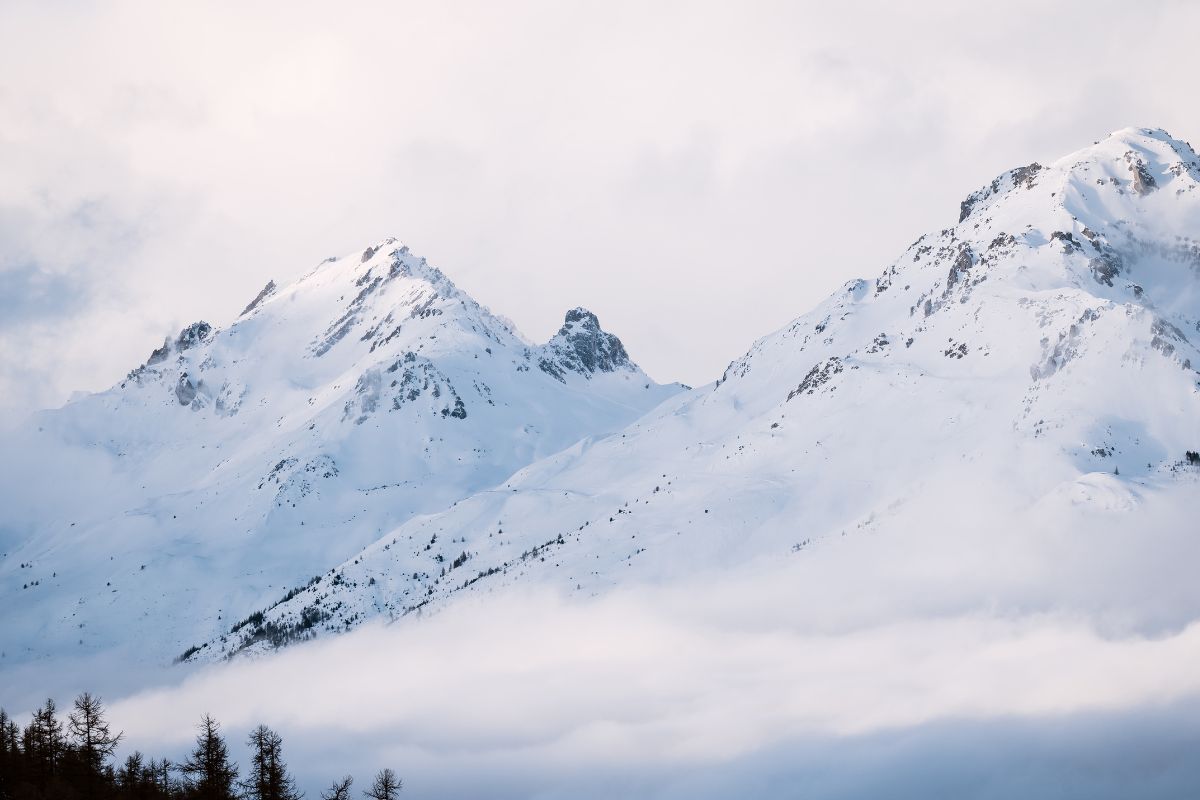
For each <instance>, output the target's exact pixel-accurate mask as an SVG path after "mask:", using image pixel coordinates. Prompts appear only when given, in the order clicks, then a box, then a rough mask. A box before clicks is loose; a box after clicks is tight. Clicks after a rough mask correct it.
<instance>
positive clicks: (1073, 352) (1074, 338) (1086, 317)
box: [1029, 308, 1101, 381]
mask: <svg viewBox="0 0 1200 800" xmlns="http://www.w3.org/2000/svg"><path fill="white" fill-rule="evenodd" d="M1100 311H1101V309H1099V308H1088V309H1085V310H1084V312H1083V313H1082V314H1081V315H1080V316H1079V319H1078V320H1077V321H1076V322H1074V323H1072V324H1071V326H1070V327H1069V328H1067V330H1065V331H1063V332H1062V333H1060V334H1059V335H1058V341H1057V342H1055V343H1054V346H1053V347H1050V346H1049V341H1048V340H1046V339H1043V340H1042V344H1043V347H1044V348H1045V354H1044V355H1043V357H1042V363H1040V364H1035V365H1034V366H1032V367H1030V368H1029V374H1030V377H1032V378H1033V379H1034V380H1035V381H1036V380H1041V379H1043V378H1049V377H1050V376H1051V375H1053V374H1054V373H1056V372H1058V371H1059V370H1060V369H1062V368H1063V367H1065V366H1066V365H1067V364H1069V363H1070V362H1071V360H1072V359H1074V358H1075V357H1076V356H1077V355H1079V350H1080V347H1081V345H1082V343H1081V340H1080V337H1081V334H1082V333H1083V330H1084V328H1085V327H1086V326H1087V325H1088V324H1090V323H1092V322H1095V321H1096V320H1098V319H1099V318H1100Z"/></svg>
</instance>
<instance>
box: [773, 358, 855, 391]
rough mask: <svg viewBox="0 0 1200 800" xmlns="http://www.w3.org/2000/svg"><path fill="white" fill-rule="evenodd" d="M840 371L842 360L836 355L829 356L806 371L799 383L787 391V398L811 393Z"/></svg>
mask: <svg viewBox="0 0 1200 800" xmlns="http://www.w3.org/2000/svg"><path fill="white" fill-rule="evenodd" d="M841 371H842V360H841V359H840V358H838V357H837V356H831V357H830V358H828V359H826V360H825V361H823V362H822V363H820V364H817V365H816V366H815V367H813V368H812V369H810V370H809V371H808V374H807V375H805V376H804V379H803V380H802V381H800V385H799V386H797V387H796V388H795V389H792V390H791V391H790V392H788V396H787V399H788V400H791V399H792V398H793V397H798V396H799V395H802V394H812V393H813V392H815V391H816V390H817V389H819V388H821V387H822V386H824V385H825V384H827V383H829V381H830V380H831V379H832V378H833V376H834V375H837V374H838V373H839V372H841Z"/></svg>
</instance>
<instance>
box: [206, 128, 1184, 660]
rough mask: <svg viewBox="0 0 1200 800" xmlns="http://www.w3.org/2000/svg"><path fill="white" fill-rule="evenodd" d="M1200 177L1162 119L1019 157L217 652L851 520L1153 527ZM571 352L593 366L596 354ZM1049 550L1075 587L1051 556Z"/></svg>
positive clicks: (868, 524)
mask: <svg viewBox="0 0 1200 800" xmlns="http://www.w3.org/2000/svg"><path fill="white" fill-rule="evenodd" d="M1198 186H1200V159H1198V158H1197V156H1196V154H1195V152H1194V151H1193V150H1192V149H1191V147H1190V146H1188V145H1187V144H1185V143H1183V142H1181V141H1178V140H1176V139H1173V138H1172V137H1170V136H1169V135H1168V134H1166V133H1165V132H1163V131H1161V130H1148V129H1125V130H1121V131H1118V132H1116V133H1114V134H1112V135H1111V136H1109V137H1108V138H1106V139H1104V140H1103V141H1100V142H1098V143H1096V144H1095V145H1093V146H1091V147H1087V148H1085V149H1083V150H1080V151H1079V152H1076V153H1073V154H1071V155H1069V156H1066V157H1065V158H1062V159H1060V160H1058V161H1055V162H1054V163H1052V164H1049V165H1047V166H1043V165H1040V164H1031V165H1029V166H1026V167H1021V168H1018V169H1014V170H1010V171H1009V172H1006V173H1004V174H1003V175H1001V176H999V177H998V178H996V179H995V180H994V181H992V182H991V183H990V184H988V185H986V186H984V187H983V188H981V189H980V190H978V191H976V192H974V193H972V194H971V195H969V196H968V197H967V198H966V199H965V200H964V201H963V203H962V206H961V209H960V214H959V217H958V219H957V222H956V223H955V224H953V225H951V226H950V227H947V228H946V229H944V230H942V231H939V232H936V233H930V234H926V235H924V236H922V237H920V238H919V239H918V240H917V241H915V242H914V243H913V244H912V245H911V246H909V248H908V249H907V250H905V251H904V253H903V254H902V255H901V256H900V258H899V259H898V260H897V261H896V262H895V263H894V264H893V265H891V266H889V267H888V268H887V269H886V270H884V271H883V273H882V274H881V275H880V276H879V277H878V278H877V279H875V280H874V281H867V280H857V281H853V282H851V283H849V284H847V285H846V286H845V287H843V289H842V290H841V291H839V292H837V293H836V294H835V295H834V296H832V297H830V298H829V299H828V300H826V301H825V302H824V303H822V304H821V305H820V306H818V307H817V308H816V309H814V310H812V311H810V312H809V313H807V314H805V315H803V316H801V317H799V318H797V319H796V320H795V321H794V322H793V323H791V324H790V325H788V326H787V327H785V328H784V329H782V330H780V331H777V332H775V333H773V334H771V335H769V336H766V337H765V338H763V339H761V340H759V341H758V342H756V343H755V344H754V345H753V346H752V347H751V348H750V350H749V352H747V353H746V354H745V355H744V356H743V357H742V358H740V359H738V360H736V361H735V362H734V363H732V364H730V365H729V367H728V369H727V370H726V371H725V373H724V374H723V375H722V376H721V378H720V379H719V380H717V381H716V382H715V383H713V384H711V385H708V386H704V387H701V388H698V389H695V390H692V391H690V392H687V393H684V394H681V395H679V396H677V397H675V398H673V399H671V400H669V401H668V402H666V403H664V404H663V405H661V406H659V407H658V408H657V409H656V410H654V411H653V412H651V413H649V414H648V415H647V416H645V417H643V418H641V419H640V420H638V421H636V422H634V423H632V424H631V425H630V426H629V427H627V428H626V429H624V430H622V431H620V432H616V433H611V434H608V435H597V436H591V437H588V438H586V439H584V440H583V441H581V442H579V443H578V444H575V445H573V446H572V447H570V448H569V449H567V450H565V451H564V452H561V453H558V454H556V455H553V456H550V457H549V458H547V459H544V460H542V461H539V462H537V463H534V464H531V465H530V466H528V467H526V468H525V469H523V470H522V471H521V472H519V473H518V474H516V475H515V476H514V477H512V478H511V480H509V481H507V482H505V483H504V484H503V485H498V486H495V487H493V488H490V489H488V490H485V491H482V492H479V493H477V494H475V495H474V496H472V497H470V498H468V499H465V500H463V501H460V502H458V503H457V504H455V505H454V506H453V507H451V508H449V509H447V510H444V511H441V512H440V513H436V514H430V515H425V516H420V517H414V518H412V519H411V520H409V521H408V522H406V523H405V524H403V525H400V526H398V527H396V528H394V529H391V530H388V531H386V532H385V533H384V534H383V535H382V536H380V537H379V538H378V539H377V540H376V541H375V542H374V543H373V544H371V545H369V546H368V547H366V548H365V549H364V550H362V551H361V552H360V553H358V554H356V555H354V556H353V557H351V558H349V559H347V560H346V561H344V562H342V563H341V564H340V565H338V566H336V567H334V568H333V569H330V570H328V571H326V572H325V573H324V574H323V575H322V576H321V577H320V579H319V580H317V581H316V582H314V583H313V584H312V585H310V586H307V587H305V588H299V587H298V590H297V591H294V592H290V593H288V594H287V595H286V596H281V598H280V600H278V601H276V602H275V603H273V604H271V605H269V606H262V607H257V608H249V607H246V608H243V609H240V610H239V613H238V615H237V618H236V619H229V620H227V624H228V625H229V627H228V629H227V630H225V631H224V632H223V633H222V635H220V636H217V637H214V638H212V639H210V640H209V641H207V642H206V643H204V645H203V648H202V649H201V650H200V651H198V652H195V653H193V654H192V657H193V658H197V659H212V658H218V657H222V656H227V655H230V654H234V653H237V652H243V651H250V652H254V651H256V650H261V649H263V648H266V647H269V646H271V644H272V643H275V642H281V641H287V640H288V639H289V638H290V637H292V636H294V635H295V633H296V632H297V631H305V632H306V634H305V635H311V634H318V633H321V632H335V631H343V630H346V629H348V628H350V627H353V626H355V625H357V624H358V623H360V622H362V621H364V620H367V619H371V618H377V617H380V616H385V617H399V616H403V615H407V614H411V613H413V612H418V611H423V610H428V609H433V608H436V607H438V606H440V605H442V604H444V603H445V602H447V601H448V600H451V599H453V598H455V597H459V596H467V595H475V594H479V593H484V592H489V591H497V590H499V589H501V588H502V587H505V586H509V585H512V584H515V583H527V582H530V581H537V582H544V583H549V584H552V585H554V586H556V587H558V588H559V589H561V590H562V591H564V592H566V593H569V594H571V593H574V594H581V595H591V594H594V593H596V592H600V591H603V590H605V589H607V588H610V587H613V586H616V585H619V584H622V583H624V582H630V581H635V580H644V581H645V580H648V581H663V580H669V579H671V578H672V577H674V576H677V575H681V574H689V575H693V576H694V575H695V574H697V573H699V574H703V573H705V572H713V573H714V574H715V573H720V572H721V571H723V570H728V569H731V568H733V567H735V566H737V565H746V564H751V563H758V562H764V563H772V564H784V565H786V564H788V563H791V562H789V561H788V560H789V559H792V560H794V563H797V564H800V563H805V564H812V563H819V560H820V559H821V558H823V557H825V555H828V554H829V553H830V552H832V551H834V550H835V549H836V548H837V546H838V542H839V540H842V539H843V538H844V537H846V536H848V535H849V536H859V535H868V534H875V535H882V532H886V531H899V530H904V529H917V528H921V527H925V528H929V527H937V528H939V529H944V530H945V531H946V532H947V535H951V534H952V533H953V530H954V529H955V528H965V529H971V528H972V527H976V526H988V525H992V526H995V527H996V533H997V535H1000V536H1004V535H1007V533H1009V532H1015V531H1017V530H1019V529H1021V528H1022V527H1023V526H1035V527H1036V526H1039V525H1040V526H1044V527H1052V528H1053V529H1054V530H1055V531H1058V532H1066V533H1068V534H1072V535H1078V536H1079V537H1086V534H1087V531H1088V530H1089V528H1090V527H1091V526H1093V525H1094V524H1096V523H1097V521H1098V520H1103V519H1107V518H1109V517H1111V516H1112V515H1120V514H1130V515H1131V516H1129V517H1128V518H1127V519H1126V522H1125V525H1126V526H1127V527H1129V528H1130V529H1137V527H1138V526H1139V525H1140V524H1142V523H1141V522H1139V521H1138V520H1140V519H1142V518H1141V517H1139V516H1137V515H1138V514H1139V513H1143V512H1144V511H1145V509H1147V508H1158V507H1162V508H1172V509H1179V508H1184V509H1187V508H1191V509H1195V508H1197V507H1200V480H1198V478H1200V467H1198V466H1196V465H1195V464H1194V463H1193V462H1200V456H1194V455H1189V452H1190V453H1194V452H1195V451H1198V450H1200V372H1198V371H1197V367H1200V350H1198V349H1197V342H1200V238H1197V237H1198V236H1200V191H1198ZM865 224H866V223H864V225H865ZM569 321H570V320H569ZM565 330H567V331H568V333H569V332H570V327H569V326H568V328H567V329H565ZM553 349H554V350H555V351H556V352H559V353H560V354H561V353H562V351H561V350H560V349H559V348H553ZM589 352H594V349H593V350H592V351H589ZM613 358H614V359H615V360H619V356H618V355H617V354H614V356H613ZM555 363H557V364H561V365H564V368H565V365H574V366H575V368H576V369H578V368H581V367H587V366H588V364H587V363H586V362H584V361H581V360H579V359H575V360H572V359H571V358H570V351H569V349H568V350H567V352H566V353H565V354H561V355H560V356H559V357H558V359H557V360H556V362H555ZM597 363H600V364H605V363H608V362H607V361H603V360H601V361H599V362H597ZM550 371H551V373H554V370H553V369H551V370H550ZM1191 516H1193V517H1194V514H1192V515H1191ZM1172 519H1175V518H1172ZM1176 521H1177V522H1178V523H1179V524H1183V525H1185V526H1186V525H1187V524H1188V522H1187V520H1186V519H1176ZM1135 546H1136V545H1135V544H1134V543H1132V542H1131V543H1130V544H1129V547H1130V548H1133V547H1135ZM1129 552H1130V553H1133V552H1134V550H1132V549H1131V550H1130V551H1129ZM912 557H913V558H915V559H921V558H928V559H931V560H932V561H931V564H932V563H935V562H936V557H937V554H933V553H925V554H921V553H914V554H912ZM1022 557H1023V558H1024V557H1027V558H1030V559H1031V560H1030V565H1031V566H1030V567H1029V568H1028V569H1027V570H1025V572H1027V573H1028V574H1030V575H1037V574H1041V575H1042V577H1043V578H1045V580H1044V581H1043V582H1042V585H1040V586H1039V587H1038V591H1039V592H1051V591H1054V589H1053V586H1054V584H1055V581H1054V580H1053V579H1052V578H1049V577H1047V575H1048V573H1043V572H1042V570H1049V569H1051V568H1052V567H1051V566H1048V565H1044V564H1042V563H1041V562H1040V559H1041V558H1044V557H1045V554H1042V555H1041V556H1039V555H1038V554H1037V553H1036V552H1033V553H1027V554H1024V555H1023V556H1022ZM814 560H815V561H814ZM1035 564H1036V566H1034V565H1035ZM1053 568H1063V567H1062V565H1057V566H1056V567H1053ZM945 569H947V570H949V569H950V568H949V567H946V568H945ZM956 569H957V568H956ZM950 571H953V570H950ZM930 574H931V576H932V575H934V574H937V569H936V568H935V567H933V566H931V567H930ZM963 574H966V573H965V572H964V573H963ZM983 574H984V575H985V576H986V571H984V572H983ZM1164 580H1165V577H1164ZM1103 588H1104V592H1105V595H1104V596H1105V597H1109V598H1112V602H1119V601H1120V600H1121V598H1122V592H1121V590H1120V587H1119V586H1113V587H1103ZM1175 590H1180V587H1178V586H1176V587H1173V589H1172V591H1175ZM981 591H983V590H982V589H981ZM1064 591H1065V590H1064ZM845 599H846V598H843V601H844V600H845ZM1176 599H1178V595H1176ZM1097 602H1107V601H1097ZM251 612H254V613H253V614H251Z"/></svg>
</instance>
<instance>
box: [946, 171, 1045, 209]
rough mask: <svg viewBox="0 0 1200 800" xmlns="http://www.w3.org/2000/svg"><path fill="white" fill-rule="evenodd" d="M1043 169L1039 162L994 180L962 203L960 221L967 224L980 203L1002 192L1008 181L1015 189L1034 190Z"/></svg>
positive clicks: (968, 196)
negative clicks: (967, 220) (968, 218)
mask: <svg viewBox="0 0 1200 800" xmlns="http://www.w3.org/2000/svg"><path fill="white" fill-rule="evenodd" d="M1042 169H1043V167H1042V165H1041V164H1038V163H1037V162H1034V163H1033V164H1030V165H1028V166H1025V167H1017V168H1016V169H1010V170H1009V171H1008V172H1006V173H1004V174H1003V175H1001V176H999V177H998V178H996V179H995V180H993V181H992V182H991V183H990V184H989V185H987V186H985V187H983V188H982V189H980V190H978V191H976V192H972V193H971V194H969V195H967V199H965V200H963V201H962V203H960V204H959V207H958V221H959V222H960V223H961V222H965V221H966V219H967V217H969V216H971V214H972V213H974V211H975V209H976V208H977V207H978V206H979V204H980V203H982V202H983V201H984V200H987V199H988V198H989V197H991V196H993V195H995V194H997V193H999V192H1000V191H1001V187H1002V186H1003V185H1004V183H1005V182H1006V181H1007V182H1010V183H1011V184H1012V188H1014V189H1017V188H1024V189H1030V188H1032V187H1033V186H1034V185H1035V183H1036V180H1035V179H1036V178H1037V176H1038V173H1040V172H1041V171H1042Z"/></svg>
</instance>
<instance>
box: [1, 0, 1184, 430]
mask: <svg viewBox="0 0 1200 800" xmlns="http://www.w3.org/2000/svg"><path fill="white" fill-rule="evenodd" d="M1198 24H1200V5H1195V4H1186V3H1168V2H1162V3H1154V4H1149V3H1146V4H1137V5H1136V6H1134V5H1131V4H1130V3H1128V2H1097V0H1087V1H1086V2H1077V3H1068V2H1064V3H1056V4H1055V3H1046V2H1008V3H992V4H977V3H962V2H952V3H917V4H912V3H908V4H883V3H878V4H856V3H851V2H839V3H836V4H835V3H811V4H805V3H782V2H778V3H777V2H757V3H755V2H744V1H743V2H737V3H732V2H730V3H723V4H714V3H701V2H694V1H692V0H689V1H688V2H656V3H646V2H644V1H642V2H628V3H627V2H620V1H619V0H606V1H605V2H595V3H567V2H559V1H558V0H555V1H554V2H508V3H495V2H480V3H456V2H439V3H430V2H421V3H398V2H393V3H386V4H379V5H378V6H377V7H371V4H366V3H355V4H341V3H336V4H335V3H297V2H287V3H282V2H280V3H268V2H257V3H236V4H235V3H229V4H224V5H222V4H217V3H211V4H194V5H191V6H189V7H184V6H183V4H177V3H157V2H153V3H152V2H146V3H137V2H127V3H90V2H65V1H64V2H45V1H44V0H39V2H28V3H26V2H20V1H19V0H5V2H3V3H0V175H2V176H3V178H2V179H0V416H3V417H4V418H5V419H6V420H7V421H9V422H11V421H12V420H13V419H14V417H15V416H16V414H15V412H21V411H25V410H28V409H31V408H33V407H36V406H40V405H46V404H52V403H59V402H61V401H63V400H65V399H66V397H67V396H68V395H69V393H70V392H71V391H72V390H75V389H99V388H103V387H105V386H107V385H109V384H111V383H112V382H114V381H115V380H117V379H118V378H119V377H121V376H122V375H123V374H124V373H125V372H126V371H128V370H129V369H130V368H132V367H134V366H136V365H137V364H139V363H141V361H143V360H144V359H145V357H146V355H147V354H148V353H149V352H150V350H151V349H152V348H153V347H154V346H155V345H156V344H158V343H159V342H160V341H161V339H162V337H163V336H164V335H165V334H166V333H168V332H172V331H177V330H178V329H179V328H180V327H182V326H183V325H184V324H187V323H189V322H191V321H193V320H196V319H201V318H203V319H206V320H209V321H210V322H213V323H215V324H224V323H227V322H228V321H229V320H230V319H232V317H233V316H234V315H235V314H236V313H237V312H238V311H239V310H240V309H241V308H242V307H243V306H244V305H245V304H246V302H248V301H249V300H250V298H251V297H253V296H254V294H255V293H256V292H257V291H258V289H259V288H260V287H261V286H262V285H263V284H264V283H265V282H266V281H267V280H268V279H269V278H274V279H276V280H277V281H287V280H291V279H294V278H296V277H298V276H299V275H300V274H301V273H302V272H304V271H306V270H307V269H309V268H311V266H313V265H314V264H315V263H317V262H318V261H320V260H321V259H322V258H324V257H326V256H329V255H333V254H341V253H346V252H351V251H354V250H358V249H361V248H363V247H365V246H366V245H367V244H369V243H371V242H373V241H375V240H378V239H380V238H383V237H384V236H389V235H394V236H397V237H399V238H401V239H403V240H404V241H405V242H406V243H408V244H409V245H410V246H411V247H412V248H413V249H414V250H415V251H416V252H418V253H421V254H423V255H426V256H427V257H428V258H429V259H430V261H431V262H433V263H434V264H436V265H438V266H440V267H441V268H442V269H443V270H444V271H445V272H446V273H447V274H448V275H450V276H451V278H453V279H454V280H455V281H456V282H457V283H458V284H459V285H460V286H462V287H463V288H464V289H466V290H467V291H469V292H471V293H472V294H474V295H475V296H476V297H477V298H478V299H479V300H480V301H482V302H484V303H486V304H488V305H489V306H491V307H492V309H493V310H495V311H496V312H498V313H501V314H504V315H507V316H509V317H510V318H512V319H513V320H514V321H515V322H516V323H517V325H518V326H519V327H520V328H521V329H522V330H523V331H524V332H525V333H526V334H527V335H528V336H530V337H531V338H534V339H538V340H541V339H544V338H546V337H548V336H549V335H550V334H551V333H552V332H553V331H554V330H555V329H556V328H557V326H558V325H559V324H560V323H561V319H562V314H563V312H564V310H565V309H567V308H569V307H572V306H575V305H586V306H588V307H589V308H591V309H593V310H594V311H595V312H597V314H598V315H599V316H600V318H601V320H602V322H603V323H604V325H605V326H606V327H607V328H609V329H610V330H612V331H614V332H615V333H617V334H618V335H620V336H621V337H622V338H623V339H624V341H625V342H626V345H627V346H628V348H629V350H630V353H631V354H632V355H633V356H634V358H635V359H636V360H638V361H639V362H640V363H641V364H642V365H643V366H644V367H645V368H646V369H647V371H649V372H650V374H651V375H653V376H654V377H656V378H657V379H659V380H682V381H685V382H689V383H693V384H701V383H705V382H707V381H709V380H712V379H713V378H715V377H717V376H718V375H719V374H720V371H721V369H722V368H723V367H724V365H725V364H726V363H727V362H728V361H729V360H730V359H732V358H734V357H736V356H737V355H739V354H740V353H742V352H743V351H744V350H745V349H746V348H747V347H748V345H749V344H750V342H751V341H752V340H753V339H755V338H757V337H759V336H761V335H763V334H765V333H767V332H769V331H771V330H772V329H774V328H776V327H779V326H780V325H782V324H784V323H786V322H787V321H788V320H790V319H791V318H792V317H794V316H796V315H798V314H800V313H801V312H803V311H804V310H806V309H807V308H808V307H810V306H811V305H812V304H814V303H815V302H816V301H818V300H820V299H821V298H822V297H824V296H825V295H826V294H827V293H828V292H830V291H831V290H832V289H834V288H835V287H836V286H837V285H838V284H840V283H842V282H843V281H845V280H848V279H850V278H853V277H857V276H873V275H874V274H876V273H877V272H879V271H880V270H881V269H882V268H883V267H884V266H885V265H886V264H887V263H889V262H890V261H891V260H892V259H893V258H894V257H895V256H896V255H898V254H899V253H900V252H901V251H902V250H903V248H904V247H905V246H906V245H907V244H908V243H909V242H911V241H912V240H913V239H915V238H917V236H918V235H919V234H921V233H922V232H924V231H926V230H929V229H940V228H942V227H945V226H947V225H948V224H950V223H952V222H954V221H955V220H956V219H957V213H958V202H959V200H960V199H961V198H962V197H963V196H964V195H965V194H967V193H968V192H969V191H971V190H973V189H974V188H976V187H978V186H979V185H981V184H983V183H985V182H987V181H988V180H990V179H991V178H992V177H993V176H994V175H995V174H996V173H998V172H1000V171H1002V170H1004V169H1007V168H1009V167H1012V166H1016V165H1020V164H1025V163H1028V162H1030V161H1033V160H1046V159H1053V158H1055V157H1057V156H1059V155H1062V154H1064V153H1066V152H1069V151H1071V150H1074V149H1077V148H1078V147H1081V146H1083V145H1086V144H1089V143H1091V142H1092V141H1094V140H1095V139H1097V138H1099V137H1100V136H1102V135H1104V134H1105V133H1107V132H1108V131H1110V130H1112V129H1115V128H1119V127H1124V126H1127V125H1144V126H1162V127H1166V128H1167V129H1168V130H1170V131H1171V132H1172V133H1173V134H1175V135H1177V136H1180V137H1182V138H1185V139H1188V138H1193V139H1194V138H1197V137H1200V107H1198V106H1197V105H1196V103H1195V102H1194V94H1195V92H1194V87H1195V75H1196V67H1197V66H1198V64H1197V58H1196V56H1195V54H1194V53H1195V48H1194V46H1192V45H1191V44H1190V43H1189V41H1188V34H1187V33H1186V32H1187V31H1190V30H1195V29H1196V28H1197V25H1198Z"/></svg>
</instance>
